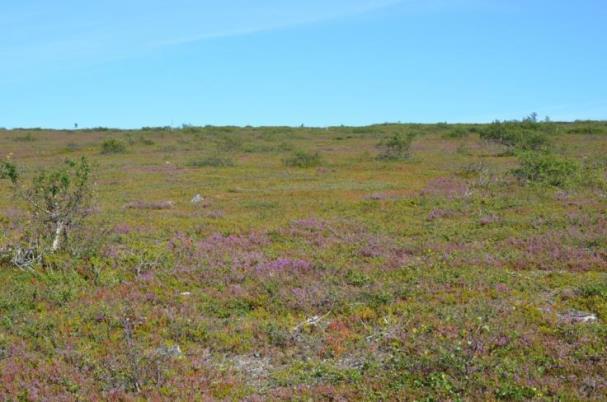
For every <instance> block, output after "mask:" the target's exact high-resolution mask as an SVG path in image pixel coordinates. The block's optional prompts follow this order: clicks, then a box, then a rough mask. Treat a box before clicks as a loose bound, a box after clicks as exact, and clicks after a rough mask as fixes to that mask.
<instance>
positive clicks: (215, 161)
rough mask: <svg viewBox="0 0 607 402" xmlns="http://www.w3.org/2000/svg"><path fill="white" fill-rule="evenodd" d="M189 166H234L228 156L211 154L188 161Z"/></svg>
mask: <svg viewBox="0 0 607 402" xmlns="http://www.w3.org/2000/svg"><path fill="white" fill-rule="evenodd" d="M189 166H191V167H228V166H234V161H233V160H232V159H230V158H220V157H216V156H211V157H208V158H204V159H200V160H196V161H192V162H190V163H189Z"/></svg>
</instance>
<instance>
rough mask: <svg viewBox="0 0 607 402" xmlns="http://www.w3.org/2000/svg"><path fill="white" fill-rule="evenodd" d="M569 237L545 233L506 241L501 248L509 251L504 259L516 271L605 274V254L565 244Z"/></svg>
mask: <svg viewBox="0 0 607 402" xmlns="http://www.w3.org/2000/svg"><path fill="white" fill-rule="evenodd" d="M567 240H569V241H570V237H568V236H563V235H562V234H558V233H547V234H544V235H538V236H533V237H529V238H527V239H519V238H510V239H508V240H506V241H505V242H504V247H505V248H506V249H508V250H511V251H512V254H513V255H512V256H510V257H506V258H507V260H509V264H510V265H512V266H513V267H514V268H516V269H539V270H559V269H567V270H571V271H591V270H593V271H604V270H607V251H605V250H592V249H590V248H587V247H582V246H577V245H573V244H568V242H567Z"/></svg>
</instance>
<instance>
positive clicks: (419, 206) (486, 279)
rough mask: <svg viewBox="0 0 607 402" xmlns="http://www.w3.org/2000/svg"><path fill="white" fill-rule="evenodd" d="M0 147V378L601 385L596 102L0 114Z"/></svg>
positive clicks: (357, 391) (222, 385)
mask: <svg viewBox="0 0 607 402" xmlns="http://www.w3.org/2000/svg"><path fill="white" fill-rule="evenodd" d="M83 158H84V159H83ZM0 160H2V161H3V162H2V163H3V164H2V165H1V166H2V170H0V177H2V179H1V180H0V285H1V286H0V400H8V401H13V400H14V401H17V400H24V401H30V400H31V401H81V400H100V401H101V400H114V401H139V400H200V401H207V400H249V401H262V400H264V401H265V400H299V401H308V400H333V401H354V400H382V401H388V400H420V401H421V400H425V401H448V400H452V401H456V400H604V399H607V352H606V348H607V123H604V122H576V123H555V122H537V121H536V119H535V117H534V116H530V117H529V118H526V119H524V120H521V121H513V122H502V123H499V122H496V123H493V124H487V125H449V124H445V123H442V124H433V125H415V124H384V125H375V126H368V127H330V128H306V127H301V128H289V127H242V128H237V127H210V126H209V127H194V126H184V127H182V128H179V129H175V128H144V129H141V130H132V131H128V130H127V131H125V130H112V129H105V128H99V129H90V130H65V131H60V130H56V131H52V130H40V129H38V130H35V129H34V130H30V129H21V130H1V131H0ZM66 160H68V163H66V162H65V161H66ZM79 186H81V187H79ZM74 189H76V190H78V189H82V192H81V193H77V196H75V198H74V196H73V194H74V193H70V191H75V190H74ZM70 194H72V195H70ZM64 196H65V197H68V196H69V197H72V198H69V197H68V198H62V197H64ZM36 200H38V201H36ZM66 200H67V201H66ZM85 201H86V205H85V204H84V203H85ZM37 202H39V203H41V204H37ZM61 203H65V205H68V206H69V208H68V207H66V208H68V209H69V211H70V213H73V214H75V215H74V216H76V215H77V216H78V217H79V219H73V220H71V218H68V217H67V216H68V215H67V214H66V218H65V219H64V220H61V219H63V218H61V219H59V218H57V216H58V215H56V214H55V215H56V216H55V215H53V214H54V212H53V211H54V210H53V208H58V207H57V205H60V204H61ZM81 203H82V204H81ZM61 205H63V204H61ZM81 205H82V208H80V206H81ZM84 206H86V208H85V207H84ZM70 216H71V215H70Z"/></svg>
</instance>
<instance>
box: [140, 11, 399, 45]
mask: <svg viewBox="0 0 607 402" xmlns="http://www.w3.org/2000/svg"><path fill="white" fill-rule="evenodd" d="M403 1H404V0H383V1H370V2H361V3H356V4H353V5H350V6H349V7H344V8H342V9H338V10H329V12H327V11H325V12H324V13H323V12H319V13H317V15H312V16H306V15H303V16H302V15H299V13H294V14H296V15H294V16H292V17H291V18H287V19H286V20H283V21H272V22H269V23H266V24H258V25H256V24H255V23H254V24H253V26H251V27H249V28H245V29H232V30H219V31H214V32H202V33H199V34H195V35H192V36H185V37H175V38H171V39H165V40H161V41H158V42H155V43H151V44H150V45H151V46H170V45H180V44H185V43H192V42H199V41H204V40H209V39H217V38H224V37H234V36H244V35H252V34H256V33H261V32H270V31H275V30H281V29H288V28H292V27H297V26H303V25H308V24H315V23H320V22H325V21H331V20H334V19H338V18H346V17H353V16H357V15H360V14H364V13H367V12H372V11H376V10H380V9H385V8H389V7H393V6H396V5H398V4H401V3H403Z"/></svg>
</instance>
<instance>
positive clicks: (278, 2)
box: [0, 0, 607, 128]
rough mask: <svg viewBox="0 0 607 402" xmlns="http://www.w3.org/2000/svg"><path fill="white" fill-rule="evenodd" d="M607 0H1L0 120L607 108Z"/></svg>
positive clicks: (457, 114)
mask: <svg viewBox="0 0 607 402" xmlns="http://www.w3.org/2000/svg"><path fill="white" fill-rule="evenodd" d="M606 21H607V2H605V1H604V0H580V1H577V2H573V1H570V0H448V1H447V0H423V1H422V0H419V1H418V0H400V1H399V0H297V1H294V0H293V1H290V0H255V1H246V0H213V1H210V0H197V1H195V0H173V1H170V2H169V1H166V0H145V1H144V0H130V1H129V0H120V1H118V0H106V1H95V2H84V1H81V0H79V1H76V0H69V1H68V0H55V1H47V0H18V1H17V0H4V1H2V4H1V5H0V32H1V34H0V127H37V126H43V127H51V128H64V127H72V126H73V124H74V123H76V122H77V123H78V124H79V125H80V126H81V127H95V126H108V127H124V128H130V127H141V126H164V125H174V126H178V125H181V124H195V125H206V124H215V125H219V124H234V125H247V124H250V125H299V124H302V123H303V124H305V125H308V126H325V125H337V124H352V125H362V124H370V123H380V122H387V121H390V122H396V121H402V122H438V121H448V122H483V121H491V120H493V119H512V118H520V117H522V116H524V115H527V114H529V113H531V112H537V113H539V115H540V116H542V117H543V116H545V115H549V116H550V117H551V118H552V119H555V120H556V119H559V120H574V119H607V23H606Z"/></svg>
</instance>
